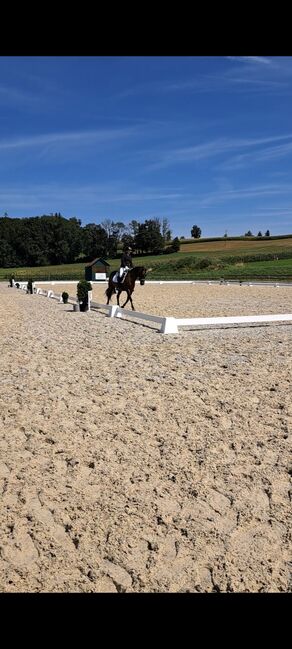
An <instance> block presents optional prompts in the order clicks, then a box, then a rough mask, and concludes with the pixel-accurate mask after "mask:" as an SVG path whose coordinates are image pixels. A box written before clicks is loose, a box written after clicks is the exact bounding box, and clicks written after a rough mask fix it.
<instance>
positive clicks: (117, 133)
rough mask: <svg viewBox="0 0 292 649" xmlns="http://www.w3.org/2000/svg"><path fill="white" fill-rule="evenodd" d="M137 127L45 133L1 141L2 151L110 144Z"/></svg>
mask: <svg viewBox="0 0 292 649" xmlns="http://www.w3.org/2000/svg"><path fill="white" fill-rule="evenodd" d="M135 130H136V129H135V127H133V128H131V127H129V128H124V129H100V130H91V131H72V132H59V133H45V134H42V135H32V136H29V137H18V138H11V139H10V140H0V151H1V150H7V149H19V148H30V147H38V146H43V145H48V144H61V145H62V144H66V145H67V144H70V143H73V144H74V143H77V144H96V143H97V142H109V141H114V140H116V139H119V138H124V137H128V136H129V135H132V134H133V132H134V131H135Z"/></svg>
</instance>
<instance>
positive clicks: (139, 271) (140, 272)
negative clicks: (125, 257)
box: [105, 266, 151, 311]
mask: <svg viewBox="0 0 292 649" xmlns="http://www.w3.org/2000/svg"><path fill="white" fill-rule="evenodd" d="M149 270H151V268H149V269H148V270H147V268H145V266H135V267H134V268H130V270H128V273H127V275H126V277H125V279H124V281H123V282H122V284H118V283H117V282H114V281H113V277H114V275H115V274H116V273H117V272H118V271H116V270H113V271H112V272H111V274H110V276H109V278H108V288H107V289H106V292H105V295H106V296H107V304H109V301H110V299H111V297H112V295H113V293H115V292H116V290H117V303H118V306H120V294H121V293H122V291H125V292H126V293H127V299H126V302H125V303H124V304H122V306H121V308H122V309H123V308H124V307H125V306H126V304H127V302H129V300H130V302H131V306H132V311H135V309H134V304H133V301H132V298H131V295H132V293H133V292H134V288H135V282H136V281H137V280H140V284H141V286H143V285H144V284H145V277H146V273H147V272H149Z"/></svg>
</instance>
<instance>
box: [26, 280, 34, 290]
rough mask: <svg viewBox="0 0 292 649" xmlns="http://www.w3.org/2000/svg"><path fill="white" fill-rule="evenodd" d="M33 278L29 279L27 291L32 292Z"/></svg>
mask: <svg viewBox="0 0 292 649" xmlns="http://www.w3.org/2000/svg"><path fill="white" fill-rule="evenodd" d="M32 292H33V291H32V279H29V280H28V281H27V293H32Z"/></svg>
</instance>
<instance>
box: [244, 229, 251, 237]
mask: <svg viewBox="0 0 292 649" xmlns="http://www.w3.org/2000/svg"><path fill="white" fill-rule="evenodd" d="M244 236H245V237H253V233H252V232H251V231H250V230H248V231H247V232H246V233H245V235H244Z"/></svg>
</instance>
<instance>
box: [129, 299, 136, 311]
mask: <svg viewBox="0 0 292 649" xmlns="http://www.w3.org/2000/svg"><path fill="white" fill-rule="evenodd" d="M129 298H130V302H131V307H132V311H135V309H134V304H133V300H132V298H131V296H129Z"/></svg>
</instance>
